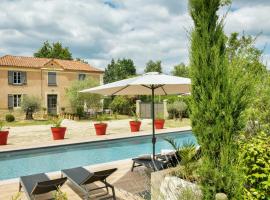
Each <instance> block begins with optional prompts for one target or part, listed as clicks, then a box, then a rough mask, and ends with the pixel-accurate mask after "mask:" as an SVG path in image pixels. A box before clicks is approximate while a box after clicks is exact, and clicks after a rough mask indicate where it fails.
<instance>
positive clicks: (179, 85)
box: [80, 72, 191, 158]
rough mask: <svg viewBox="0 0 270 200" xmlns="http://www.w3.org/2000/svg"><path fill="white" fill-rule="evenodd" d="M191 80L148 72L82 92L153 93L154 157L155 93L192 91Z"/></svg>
mask: <svg viewBox="0 0 270 200" xmlns="http://www.w3.org/2000/svg"><path fill="white" fill-rule="evenodd" d="M190 85H191V80H190V79H189V78H182V77H177V76H170V75H165V74H159V73H158V72H150V73H146V74H143V75H140V76H137V77H134V78H129V79H124V80H121V81H116V82H113V83H109V84H105V85H101V86H98V87H94V88H90V89H85V90H82V91H80V92H85V93H97V94H101V95H151V96H152V143H153V158H154V157H155V143H156V137H155V126H154V121H155V104H154V96H155V95H168V94H182V93H188V92H190Z"/></svg>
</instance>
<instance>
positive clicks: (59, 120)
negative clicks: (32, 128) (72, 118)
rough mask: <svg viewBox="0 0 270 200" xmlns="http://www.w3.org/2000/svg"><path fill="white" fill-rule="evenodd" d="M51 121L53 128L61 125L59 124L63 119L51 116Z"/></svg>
mask: <svg viewBox="0 0 270 200" xmlns="http://www.w3.org/2000/svg"><path fill="white" fill-rule="evenodd" d="M51 122H52V125H53V127H54V128H60V127H61V124H62V122H63V119H62V118H58V117H53V118H52V119H51Z"/></svg>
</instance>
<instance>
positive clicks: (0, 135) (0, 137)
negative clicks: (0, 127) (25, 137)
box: [0, 131, 9, 145]
mask: <svg viewBox="0 0 270 200" xmlns="http://www.w3.org/2000/svg"><path fill="white" fill-rule="evenodd" d="M8 134H9V132H8V131H0V145H6V144H7V139H8Z"/></svg>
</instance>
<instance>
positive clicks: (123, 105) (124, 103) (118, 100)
mask: <svg viewBox="0 0 270 200" xmlns="http://www.w3.org/2000/svg"><path fill="white" fill-rule="evenodd" d="M110 108H111V109H112V111H113V112H117V113H119V114H123V115H129V114H130V113H132V112H134V110H135V103H134V101H133V99H131V98H128V97H127V96H116V97H115V98H114V99H113V101H112V103H111V104H110Z"/></svg>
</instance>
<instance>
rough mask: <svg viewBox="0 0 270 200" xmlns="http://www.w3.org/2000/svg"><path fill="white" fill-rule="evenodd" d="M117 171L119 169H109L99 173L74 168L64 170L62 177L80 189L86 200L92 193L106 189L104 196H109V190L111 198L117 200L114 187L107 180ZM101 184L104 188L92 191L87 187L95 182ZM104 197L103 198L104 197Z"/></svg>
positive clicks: (96, 188)
mask: <svg viewBox="0 0 270 200" xmlns="http://www.w3.org/2000/svg"><path fill="white" fill-rule="evenodd" d="M116 170H117V168H113V169H108V170H102V171H97V172H93V173H92V172H90V171H88V170H86V169H85V168H82V167H77V168H72V169H65V170H62V171H61V172H62V176H63V177H67V178H68V180H69V181H70V182H71V183H73V184H74V185H75V186H76V187H77V188H78V189H80V190H81V191H82V192H83V193H84V199H89V198H90V193H91V191H94V190H98V189H102V188H105V189H106V191H107V192H106V193H105V194H103V195H107V194H108V193H109V189H108V188H111V190H112V196H109V198H112V199H116V197H115V191H114V186H113V185H111V184H109V183H108V182H107V180H106V179H107V178H108V177H109V176H110V175H111V174H112V173H114V172H115V171H116ZM97 181H99V182H101V183H103V185H104V186H102V187H95V188H93V189H90V188H89V187H87V185H89V184H91V183H95V182H97ZM103 195H102V196H103Z"/></svg>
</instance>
